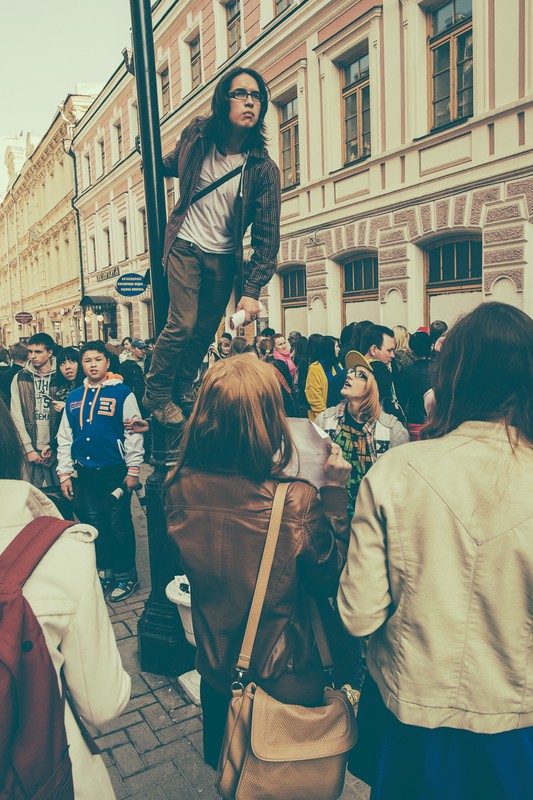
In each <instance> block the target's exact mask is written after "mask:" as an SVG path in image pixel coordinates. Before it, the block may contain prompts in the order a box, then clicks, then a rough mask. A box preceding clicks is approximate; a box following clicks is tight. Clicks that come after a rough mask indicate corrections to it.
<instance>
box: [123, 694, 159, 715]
mask: <svg viewBox="0 0 533 800" xmlns="http://www.w3.org/2000/svg"><path fill="white" fill-rule="evenodd" d="M153 703H157V700H156V698H155V697H154V696H153V694H151V693H150V694H141V695H140V696H139V697H132V699H131V700H130V701H129V703H128V705H127V706H126V711H125V713H128V712H130V711H136V710H137V709H138V708H145V707H146V706H151V705H153Z"/></svg>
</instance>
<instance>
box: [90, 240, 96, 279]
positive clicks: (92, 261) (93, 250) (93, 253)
mask: <svg viewBox="0 0 533 800" xmlns="http://www.w3.org/2000/svg"><path fill="white" fill-rule="evenodd" d="M97 264H98V261H97V258H96V239H95V238H94V236H90V237H89V272H94V271H95V270H96V267H97Z"/></svg>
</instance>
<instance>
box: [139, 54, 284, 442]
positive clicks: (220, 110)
mask: <svg viewBox="0 0 533 800" xmlns="http://www.w3.org/2000/svg"><path fill="white" fill-rule="evenodd" d="M267 107H268V89H267V86H266V84H265V82H264V81H263V79H262V77H261V76H260V75H259V74H258V73H257V72H255V71H254V70H249V69H242V68H235V69H232V70H230V71H229V72H227V73H226V74H225V75H224V76H223V77H222V78H221V80H220V81H219V82H218V84H217V86H216V88H215V92H214V95H213V100H212V104H211V114H210V116H209V117H207V118H196V119H194V120H193V121H192V122H191V123H190V124H189V125H188V126H187V127H186V128H185V130H184V131H183V133H182V135H181V138H180V139H179V141H178V143H177V145H176V147H175V149H174V150H173V152H172V153H171V154H170V155H169V156H167V157H166V158H164V159H163V172H164V174H165V175H166V176H169V177H176V178H179V181H180V198H179V200H178V203H177V204H176V207H175V208H174V210H173V211H172V213H171V215H170V218H169V220H168V224H167V229H166V235H165V246H164V254H163V265H164V267H165V269H166V271H167V275H168V286H169V294H170V308H169V314H168V319H167V324H166V326H165V328H164V330H163V331H162V333H161V334H160V336H159V338H158V340H157V343H156V346H155V349H154V353H153V358H152V363H151V367H150V371H149V373H148V375H147V377H146V392H145V396H144V399H143V405H144V406H145V407H146V408H147V409H149V410H151V411H152V415H153V417H154V418H155V419H156V420H157V421H158V422H159V423H161V424H162V425H165V426H169V427H180V426H181V425H182V423H183V421H184V414H183V411H184V410H185V411H188V410H190V408H191V406H192V402H193V399H194V398H193V395H192V383H193V380H194V378H195V377H196V374H197V372H198V369H199V367H200V364H201V363H202V359H203V357H204V355H205V353H206V352H207V349H208V347H209V345H210V343H211V342H212V341H213V338H214V336H215V333H216V329H217V327H218V325H219V323H220V319H221V317H222V315H223V314H224V311H225V309H226V306H227V304H228V302H229V299H230V296H231V292H232V289H233V286H234V284H235V287H236V292H237V294H236V297H239V298H240V299H239V302H238V303H237V305H236V311H240V310H241V309H242V310H244V312H245V324H246V323H248V322H251V321H253V320H255V319H257V318H258V316H259V301H258V298H259V293H260V291H261V288H262V287H263V286H264V285H265V284H266V283H268V281H269V280H270V278H271V277H272V275H273V273H274V270H275V267H276V256H277V253H278V249H279V228H280V207H281V189H280V176H279V169H278V167H277V166H276V164H275V163H274V162H273V161H272V159H271V158H269V156H268V152H267V150H266V147H265V139H266V130H265V123H264V119H265V114H266V111H267ZM250 225H251V246H252V250H253V254H252V256H251V258H250V260H249V261H247V262H246V263H245V262H244V260H243V238H244V236H245V234H246V231H247V229H248V228H249V227H250Z"/></svg>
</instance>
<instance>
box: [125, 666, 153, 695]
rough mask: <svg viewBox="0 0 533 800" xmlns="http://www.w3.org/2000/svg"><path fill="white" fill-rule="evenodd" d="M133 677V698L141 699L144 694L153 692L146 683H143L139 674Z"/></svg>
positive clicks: (134, 674)
mask: <svg viewBox="0 0 533 800" xmlns="http://www.w3.org/2000/svg"><path fill="white" fill-rule="evenodd" d="M130 677H131V696H132V697H140V696H141V695H143V694H148V693H149V692H150V691H151V690H150V688H149V687H148V686H147V685H146V682H145V681H143V679H142V677H141V676H140V675H139V674H138V673H135V672H134V673H133V675H131V676H130Z"/></svg>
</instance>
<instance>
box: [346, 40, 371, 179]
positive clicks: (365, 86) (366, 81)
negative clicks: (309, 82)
mask: <svg viewBox="0 0 533 800" xmlns="http://www.w3.org/2000/svg"><path fill="white" fill-rule="evenodd" d="M365 56H366V58H367V59H368V72H367V74H366V76H364V77H359V78H358V79H357V80H355V81H352V83H350V84H346V83H345V81H346V77H345V76H346V70H347V69H348V68H349V67H350V66H351V65H352V64H355V63H356V62H358V61H360V60H361V59H362V58H364V57H365ZM339 69H340V70H341V82H342V86H341V113H342V127H341V130H342V131H343V141H344V155H343V166H344V167H349V166H351V165H352V164H357V163H359V162H360V161H364V159H366V158H370V157H371V156H372V122H371V119H372V117H371V115H372V111H371V95H370V51H369V48H368V41H366V42H365V44H364V46H363V47H361V49H360V50H359V51H358V52H356V53H354V54H353V56H352V57H351V59H350V60H348V61H344V62H342V63H340V64H339ZM365 90H367V92H368V108H367V109H365V108H364V105H363V101H364V92H365ZM353 95H355V97H356V100H355V103H356V119H357V138H356V139H355V140H354V139H348V126H347V122H348V116H347V99H348V98H349V97H352V96H353ZM365 111H367V112H368V115H369V124H370V127H369V128H368V131H365V130H364V129H363V114H364V112H365ZM366 133H368V138H369V150H368V152H367V153H365V152H364V136H365V134H366ZM354 141H356V142H357V152H358V156H357V158H354V159H351V160H349V159H348V147H349V142H354Z"/></svg>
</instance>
